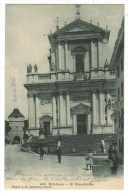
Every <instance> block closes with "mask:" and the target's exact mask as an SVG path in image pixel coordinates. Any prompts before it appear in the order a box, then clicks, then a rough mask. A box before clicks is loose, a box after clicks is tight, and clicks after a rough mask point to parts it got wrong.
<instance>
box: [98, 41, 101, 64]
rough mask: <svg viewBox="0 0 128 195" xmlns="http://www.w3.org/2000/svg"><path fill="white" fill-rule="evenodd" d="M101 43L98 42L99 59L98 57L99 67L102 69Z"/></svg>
mask: <svg viewBox="0 0 128 195" xmlns="http://www.w3.org/2000/svg"><path fill="white" fill-rule="evenodd" d="M100 44H101V43H100V40H98V48H97V49H98V50H97V51H98V52H97V55H98V56H97V57H98V67H100V66H101V60H100V59H101V49H100V47H101V45H100Z"/></svg>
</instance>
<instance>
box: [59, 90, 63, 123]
mask: <svg viewBox="0 0 128 195" xmlns="http://www.w3.org/2000/svg"><path fill="white" fill-rule="evenodd" d="M59 119H60V121H59V125H60V126H62V124H63V98H62V92H59Z"/></svg>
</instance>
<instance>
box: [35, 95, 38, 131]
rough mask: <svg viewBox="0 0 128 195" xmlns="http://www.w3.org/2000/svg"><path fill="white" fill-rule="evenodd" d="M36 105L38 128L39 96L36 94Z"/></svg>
mask: <svg viewBox="0 0 128 195" xmlns="http://www.w3.org/2000/svg"><path fill="white" fill-rule="evenodd" d="M35 99H36V101H35V103H36V109H35V111H36V127H39V94H38V93H37V94H35Z"/></svg>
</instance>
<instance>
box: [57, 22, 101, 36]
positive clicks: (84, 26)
mask: <svg viewBox="0 0 128 195" xmlns="http://www.w3.org/2000/svg"><path fill="white" fill-rule="evenodd" d="M80 31H89V32H101V31H104V29H103V28H100V27H99V26H96V25H93V24H91V23H88V22H85V21H83V20H80V19H77V20H75V21H73V22H71V23H70V24H68V25H66V26H65V27H63V28H61V29H59V30H58V31H56V32H55V33H54V34H56V35H57V34H61V33H62V34H63V33H70V32H80Z"/></svg>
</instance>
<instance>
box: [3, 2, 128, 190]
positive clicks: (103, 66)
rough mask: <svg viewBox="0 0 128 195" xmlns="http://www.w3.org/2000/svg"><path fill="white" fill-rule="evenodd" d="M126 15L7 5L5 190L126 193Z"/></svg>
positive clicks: (102, 7)
mask: <svg viewBox="0 0 128 195" xmlns="http://www.w3.org/2000/svg"><path fill="white" fill-rule="evenodd" d="M125 17H126V3H125V2H123V1H122V3H117V4H109V2H108V3H106V4H105V3H104V4H100V3H99V4H97V3H95V2H94V3H93V4H92V3H90V4H88V3H87V4H86V3H85V4H82V3H81V4H78V3H76V4H75V2H74V4H72V3H71V4H69V3H67V4H66V3H64V4H59V3H58V4H43V3H41V4H38V3H37V4H33V3H31V4H30V3H29V4H24V3H21V4H13V3H11V4H9V3H7V4H5V116H4V121H5V122H4V123H5V131H4V190H9V191H10V190H14V191H16V190H20V191H22V192H23V193H24V190H40V191H41V190H124V188H125V179H124V175H125V171H126V170H125V171H124V162H125V161H124V143H125V141H124V140H125V139H124V133H125V131H124V67H125V66H124V65H125V63H124V62H125V42H124V32H125Z"/></svg>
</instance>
